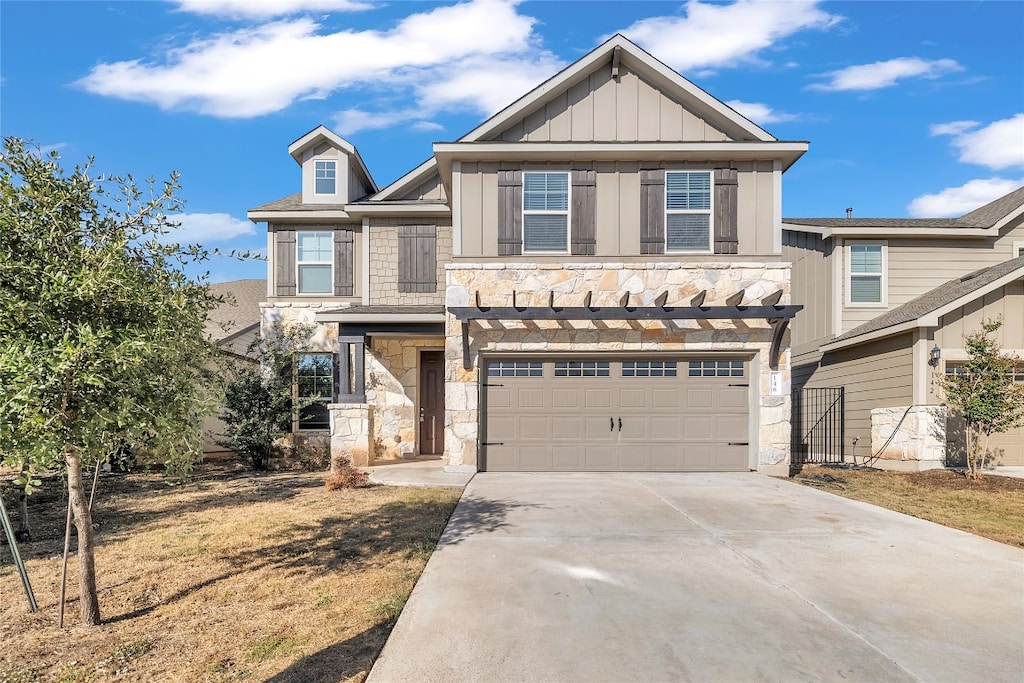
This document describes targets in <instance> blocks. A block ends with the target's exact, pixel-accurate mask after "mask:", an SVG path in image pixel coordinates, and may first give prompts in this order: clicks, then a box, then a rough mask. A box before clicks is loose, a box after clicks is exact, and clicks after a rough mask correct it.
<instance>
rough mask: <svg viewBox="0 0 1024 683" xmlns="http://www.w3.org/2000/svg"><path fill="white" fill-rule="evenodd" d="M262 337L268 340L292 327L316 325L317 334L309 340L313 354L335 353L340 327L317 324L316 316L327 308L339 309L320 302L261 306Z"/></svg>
mask: <svg viewBox="0 0 1024 683" xmlns="http://www.w3.org/2000/svg"><path fill="white" fill-rule="evenodd" d="M260 308H261V311H262V317H261V319H260V336H261V337H264V338H266V337H267V336H268V335H272V334H274V331H275V330H280V329H282V328H285V329H287V328H288V327H289V326H291V325H314V326H315V332H314V333H313V336H312V337H311V338H310V340H309V350H310V351H311V352H328V353H333V352H334V351H335V348H336V346H337V342H338V326H337V325H322V324H320V323H317V322H316V320H315V316H316V314H317V313H319V312H320V311H321V310H323V309H325V308H337V304H331V303H322V302H320V301H309V302H306V301H278V302H276V303H266V304H260Z"/></svg>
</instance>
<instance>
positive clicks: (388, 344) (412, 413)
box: [366, 337, 444, 459]
mask: <svg viewBox="0 0 1024 683" xmlns="http://www.w3.org/2000/svg"><path fill="white" fill-rule="evenodd" d="M443 343H444V342H443V340H442V339H440V338H434V339H431V338H421V339H409V338H401V339H399V338H381V337H376V338H374V339H373V346H372V348H371V349H369V352H368V353H367V354H366V388H367V392H366V402H367V403H368V404H369V405H370V410H371V411H372V413H373V421H372V424H373V439H372V442H371V447H372V448H373V454H374V457H375V458H377V459H381V458H383V459H394V458H402V457H413V456H416V455H418V454H419V447H418V445H417V436H418V435H417V428H418V426H419V416H418V415H417V412H416V405H417V403H416V402H417V398H418V396H417V391H418V385H419V378H420V377H419V373H420V370H419V354H420V350H422V349H435V350H441V348H442V346H443Z"/></svg>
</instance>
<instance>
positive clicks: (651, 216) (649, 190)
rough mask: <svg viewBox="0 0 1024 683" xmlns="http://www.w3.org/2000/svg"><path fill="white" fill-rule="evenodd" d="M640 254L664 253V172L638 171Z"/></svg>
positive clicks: (655, 170) (660, 170)
mask: <svg viewBox="0 0 1024 683" xmlns="http://www.w3.org/2000/svg"><path fill="white" fill-rule="evenodd" d="M640 253H641V254H664V253H665V171H664V170H663V169H659V168H656V169H644V170H641V171H640Z"/></svg>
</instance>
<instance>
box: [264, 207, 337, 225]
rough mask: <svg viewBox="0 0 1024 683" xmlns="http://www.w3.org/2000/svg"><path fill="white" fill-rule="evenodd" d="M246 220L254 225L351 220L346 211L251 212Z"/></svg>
mask: <svg viewBox="0 0 1024 683" xmlns="http://www.w3.org/2000/svg"><path fill="white" fill-rule="evenodd" d="M245 216H246V218H248V219H249V220H251V221H252V222H253V223H259V222H261V221H276V220H282V219H284V220H302V219H306V220H308V221H309V222H310V223H316V222H318V221H321V220H323V219H325V218H327V219H339V218H342V219H344V218H351V216H349V214H348V212H346V211H337V210H334V211H250V212H248V213H247V214H245Z"/></svg>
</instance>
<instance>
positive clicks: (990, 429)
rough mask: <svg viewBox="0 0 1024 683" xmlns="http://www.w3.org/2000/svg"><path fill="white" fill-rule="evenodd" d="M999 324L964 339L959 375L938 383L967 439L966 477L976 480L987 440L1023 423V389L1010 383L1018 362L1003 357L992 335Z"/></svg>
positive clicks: (985, 455)
mask: <svg viewBox="0 0 1024 683" xmlns="http://www.w3.org/2000/svg"><path fill="white" fill-rule="evenodd" d="M1002 324H1003V323H1002V321H1001V320H988V321H986V322H984V323H983V324H982V326H981V330H980V331H978V332H974V333H972V334H969V335H967V336H966V337H964V347H965V349H966V350H967V356H968V360H967V362H966V363H964V364H963V369H962V372H959V373H956V374H950V375H942V376H940V377H939V382H940V385H941V387H942V389H943V390H944V393H945V401H944V403H945V404H946V406H947V407H949V408H951V409H952V410H953V411H955V412H956V413H958V414H960V415H961V416H962V417H963V419H964V423H965V427H966V429H965V434H966V439H967V444H966V445H967V476H968V477H970V478H971V479H979V478H980V477H981V476H982V471H983V467H984V465H985V463H986V462H987V461H988V460H990V459H991V457H992V456H991V453H990V451H989V448H988V439H989V437H990V436H991V435H992V434H998V433H1001V432H1005V431H1007V430H1009V429H1012V428H1013V427H1016V426H1018V425H1020V424H1021V422H1022V420H1024V385H1022V384H1020V383H1016V382H1014V380H1013V370H1014V367H1015V366H1016V364H1017V363H1018V362H1019V360H1018V359H1017V358H1016V357H1014V356H1011V355H1006V354H1003V353H1002V352H1001V350H1000V348H999V343H998V341H996V340H995V339H994V338H993V335H994V334H995V332H996V331H997V330H999V328H1000V327H1002Z"/></svg>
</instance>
